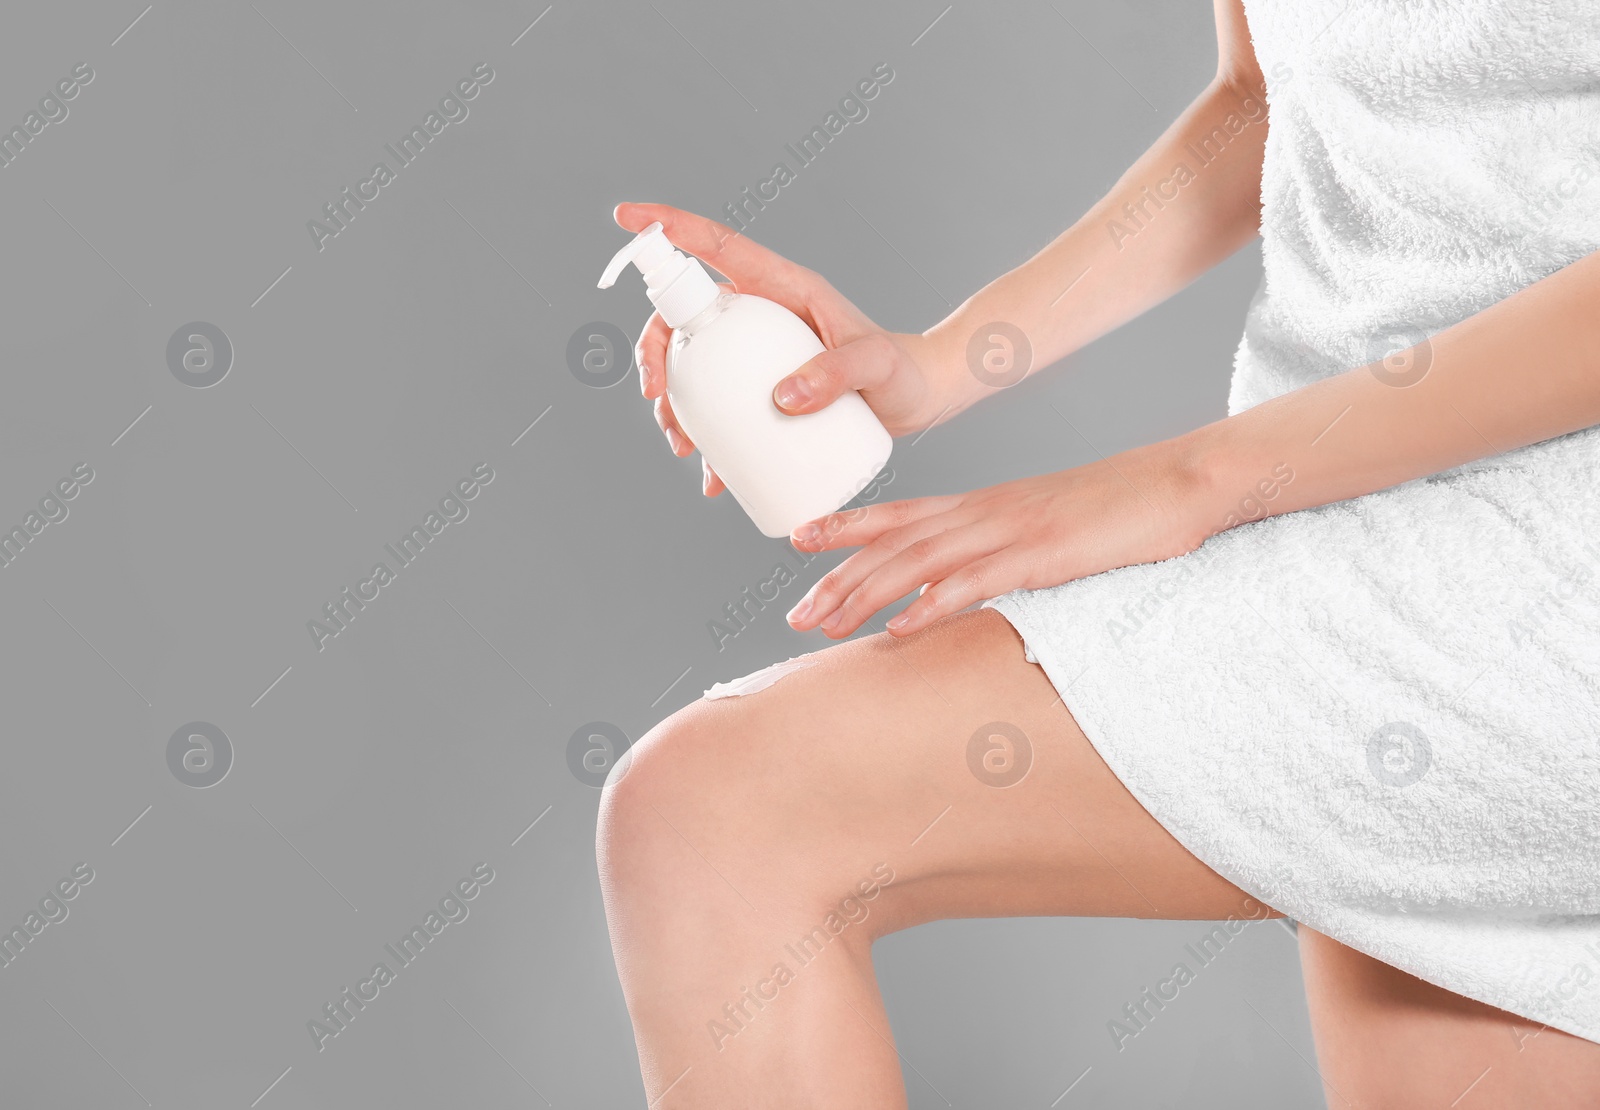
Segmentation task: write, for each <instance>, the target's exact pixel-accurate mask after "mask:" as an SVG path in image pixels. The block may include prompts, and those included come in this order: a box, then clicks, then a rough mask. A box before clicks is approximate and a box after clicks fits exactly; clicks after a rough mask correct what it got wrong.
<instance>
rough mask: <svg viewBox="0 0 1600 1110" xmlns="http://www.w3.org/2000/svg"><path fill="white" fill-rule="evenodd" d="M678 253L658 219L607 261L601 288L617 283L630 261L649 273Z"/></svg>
mask: <svg viewBox="0 0 1600 1110" xmlns="http://www.w3.org/2000/svg"><path fill="white" fill-rule="evenodd" d="M677 253H678V252H677V251H675V250H673V248H672V244H671V243H669V242H668V241H667V234H666V232H665V231H663V230H662V229H661V221H660V220H657V221H656V222H655V223H653V224H651V225H650V226H649V227H647V228H645V229H644V230H643V231H641V232H639V234H637V235H635V236H634V237H633V239H632V241H630V242H629V243H628V245H627V246H625V247H623V248H622V249H621V250H619V251H618V252H617V253H616V254H614V255H612V256H611V261H610V262H608V263H606V269H605V273H603V274H601V275H600V285H599V288H601V289H610V288H611V287H612V286H613V285H615V284H616V281H617V277H618V276H619V275H620V274H621V273H622V268H623V267H624V266H626V265H627V264H628V263H630V262H632V263H633V264H634V265H635V266H637V267H639V272H640V273H641V274H648V273H649V272H650V271H651V270H654V269H655V268H656V267H657V266H659V265H661V264H662V263H663V262H666V261H667V260H668V259H670V258H671V257H672V256H673V255H675V254H677Z"/></svg>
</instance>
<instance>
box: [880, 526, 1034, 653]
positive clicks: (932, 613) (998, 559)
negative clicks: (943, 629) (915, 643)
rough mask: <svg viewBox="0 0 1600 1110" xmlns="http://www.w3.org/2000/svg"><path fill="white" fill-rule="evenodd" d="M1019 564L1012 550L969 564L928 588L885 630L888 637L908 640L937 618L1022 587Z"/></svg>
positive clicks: (1021, 566)
mask: <svg viewBox="0 0 1600 1110" xmlns="http://www.w3.org/2000/svg"><path fill="white" fill-rule="evenodd" d="M1022 563H1023V559H1022V558H1021V557H1020V556H1019V555H1018V554H1017V553H1016V549H1015V548H1005V549H1004V550H1001V551H997V552H994V553H993V554H991V555H986V556H984V557H983V558H981V559H979V560H977V561H976V562H972V563H968V564H967V565H965V566H963V567H960V568H958V569H956V570H955V571H953V572H951V573H950V574H947V575H946V576H945V578H944V579H943V580H942V581H939V582H935V583H933V584H932V585H930V586H929V587H928V588H927V590H925V591H924V592H923V594H922V596H921V597H919V598H917V600H915V601H913V602H912V603H911V604H910V605H907V606H906V607H905V609H904V610H902V611H901V612H900V613H899V614H898V615H897V616H895V618H894V619H893V620H891V621H889V623H888V625H887V626H886V627H887V628H888V630H889V632H890V634H891V635H894V636H909V635H911V633H913V632H916V631H919V630H920V629H923V628H926V627H927V626H928V625H930V624H932V623H933V622H934V621H936V620H938V619H939V618H940V617H947V616H949V615H950V614H951V613H959V612H961V610H963V609H965V608H966V607H967V606H969V605H971V604H972V603H973V602H976V601H982V600H984V599H985V598H991V597H998V596H999V595H1001V594H1003V593H1006V592H1007V591H1009V590H1014V589H1016V588H1017V587H1019V586H1022V585H1025V582H1024V576H1025V574H1024V567H1023V565H1022Z"/></svg>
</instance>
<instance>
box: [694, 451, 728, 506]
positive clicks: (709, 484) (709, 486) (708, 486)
mask: <svg viewBox="0 0 1600 1110" xmlns="http://www.w3.org/2000/svg"><path fill="white" fill-rule="evenodd" d="M700 465H701V466H702V467H703V468H704V470H705V477H706V478H707V479H708V480H707V481H705V482H704V483H703V486H702V488H703V489H704V491H705V495H706V496H707V497H715V496H717V494H719V493H721V492H722V491H723V490H725V489H727V488H728V487H727V485H726V484H725V483H724V482H723V481H722V476H721V475H720V474H718V473H717V472H716V471H715V470H712V469H711V464H710V463H708V462H706V461H705V459H704V458H702V459H701V460H700Z"/></svg>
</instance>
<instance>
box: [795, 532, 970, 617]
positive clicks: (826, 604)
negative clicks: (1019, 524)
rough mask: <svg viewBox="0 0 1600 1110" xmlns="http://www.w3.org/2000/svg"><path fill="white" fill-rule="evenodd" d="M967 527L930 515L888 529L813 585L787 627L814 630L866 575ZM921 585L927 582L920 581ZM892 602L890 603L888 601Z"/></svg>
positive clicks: (799, 603) (797, 606)
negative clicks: (916, 549) (932, 537)
mask: <svg viewBox="0 0 1600 1110" xmlns="http://www.w3.org/2000/svg"><path fill="white" fill-rule="evenodd" d="M967 523H968V520H967V519H966V518H965V517H961V518H957V517H955V516H954V515H953V514H951V513H933V514H930V515H929V516H925V517H922V518H920V519H918V520H914V521H912V522H911V523H910V524H907V525H904V526H903V527H900V528H892V529H890V530H889V531H887V532H885V533H884V534H883V535H881V536H879V537H878V538H877V539H875V540H873V541H872V542H871V543H869V544H867V545H866V546H865V547H863V548H862V549H861V550H860V551H857V552H856V553H855V554H854V555H852V556H850V557H849V558H848V559H846V560H845V561H844V562H842V563H840V564H839V565H838V566H837V567H834V568H833V570H831V571H829V572H828V573H827V574H825V575H823V576H822V578H821V579H820V580H819V581H818V582H817V584H816V585H814V586H812V587H811V589H810V590H808V591H806V594H805V596H804V597H802V598H801V599H800V601H799V602H798V603H797V604H796V605H795V607H794V608H793V609H791V610H789V616H788V620H789V624H790V625H791V626H792V627H794V628H796V629H801V630H804V629H809V628H815V627H817V626H818V625H820V624H821V623H822V621H823V619H824V618H826V617H827V616H828V615H829V614H830V613H832V612H833V611H834V610H836V609H837V608H838V607H839V604H840V602H841V601H843V600H844V599H845V598H846V597H849V596H850V594H851V593H852V592H854V591H855V589H856V588H857V587H858V586H860V585H861V583H862V582H863V581H865V580H866V579H867V578H868V577H869V576H870V575H872V574H873V573H875V572H876V571H877V570H878V569H879V568H880V567H882V566H883V565H884V564H886V563H888V562H890V561H892V560H894V559H896V558H898V557H899V556H900V555H901V554H902V553H904V552H906V551H907V550H909V549H911V548H913V547H916V546H917V545H919V544H922V543H926V542H927V540H928V538H929V537H931V536H937V535H939V534H940V533H941V532H947V531H949V530H950V529H952V528H957V527H961V526H963V525H965V524H967ZM923 580H924V581H926V580H927V579H926V578H924V579H923ZM891 600H892V599H891Z"/></svg>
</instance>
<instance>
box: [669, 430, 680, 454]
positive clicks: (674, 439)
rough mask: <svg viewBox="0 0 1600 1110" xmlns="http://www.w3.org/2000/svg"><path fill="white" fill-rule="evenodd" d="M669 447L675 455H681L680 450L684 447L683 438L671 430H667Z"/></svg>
mask: <svg viewBox="0 0 1600 1110" xmlns="http://www.w3.org/2000/svg"><path fill="white" fill-rule="evenodd" d="M667 446H669V447H671V448H672V453H673V454H674V455H677V454H680V453H681V452H680V451H679V448H681V447H682V446H683V437H682V436H680V435H679V434H678V433H677V432H675V431H673V430H672V429H671V428H668V429H667Z"/></svg>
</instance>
